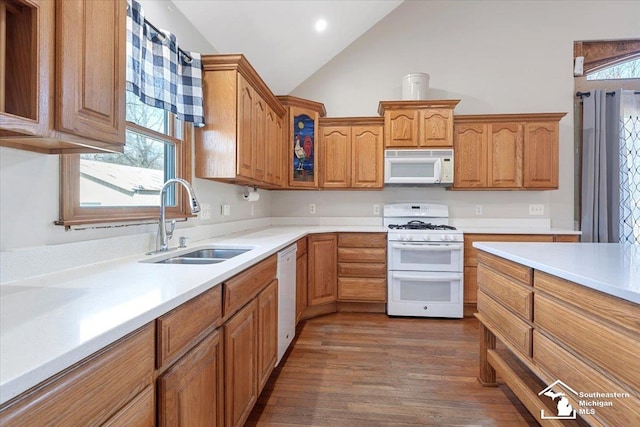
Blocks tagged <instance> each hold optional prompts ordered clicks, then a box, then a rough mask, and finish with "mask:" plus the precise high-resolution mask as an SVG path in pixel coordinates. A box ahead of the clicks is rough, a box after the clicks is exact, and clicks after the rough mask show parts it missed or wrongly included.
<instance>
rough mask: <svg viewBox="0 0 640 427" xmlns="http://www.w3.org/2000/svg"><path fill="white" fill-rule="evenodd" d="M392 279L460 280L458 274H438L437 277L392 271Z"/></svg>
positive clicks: (420, 280) (414, 280) (411, 280)
mask: <svg viewBox="0 0 640 427" xmlns="http://www.w3.org/2000/svg"><path fill="white" fill-rule="evenodd" d="M392 277H393V278H394V279H399V280H406V281H408V282H442V281H445V280H460V276H459V275H458V276H453V275H452V276H439V277H433V276H432V277H425V276H410V275H408V274H398V273H393V274H392Z"/></svg>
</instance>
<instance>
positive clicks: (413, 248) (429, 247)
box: [391, 243, 462, 252]
mask: <svg viewBox="0 0 640 427" xmlns="http://www.w3.org/2000/svg"><path fill="white" fill-rule="evenodd" d="M391 248H392V249H407V250H411V251H430V252H449V251H452V250H455V251H459V250H461V249H462V245H461V244H457V245H456V244H453V245H439V244H438V245H429V244H426V245H424V244H423V245H421V244H418V245H403V244H401V243H394V244H392V245H391Z"/></svg>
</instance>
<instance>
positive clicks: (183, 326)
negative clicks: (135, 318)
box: [157, 285, 222, 368]
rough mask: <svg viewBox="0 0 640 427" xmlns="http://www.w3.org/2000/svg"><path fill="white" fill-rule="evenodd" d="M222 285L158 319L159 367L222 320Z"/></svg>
mask: <svg viewBox="0 0 640 427" xmlns="http://www.w3.org/2000/svg"><path fill="white" fill-rule="evenodd" d="M221 289H222V285H218V286H216V287H214V288H211V289H209V290H208V291H206V292H205V293H203V294H201V295H198V296H197V297H195V298H193V299H192V300H189V301H187V302H186V303H184V304H182V305H181V306H179V307H177V308H175V309H173V310H171V311H170V312H169V313H167V314H165V315H164V316H161V317H159V318H158V320H157V322H158V331H157V334H158V368H160V367H162V366H164V364H165V363H166V362H167V361H168V360H170V359H172V358H174V357H175V356H177V355H179V354H181V353H184V352H185V351H187V350H188V349H189V348H190V347H192V346H193V345H194V344H196V343H197V342H198V341H199V340H200V338H202V337H203V336H204V335H205V333H206V332H207V330H208V329H210V328H213V327H217V326H218V325H219V324H220V319H222V292H221Z"/></svg>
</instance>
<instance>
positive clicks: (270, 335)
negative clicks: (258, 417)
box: [258, 280, 278, 394]
mask: <svg viewBox="0 0 640 427" xmlns="http://www.w3.org/2000/svg"><path fill="white" fill-rule="evenodd" d="M277 358H278V281H277V280H273V281H272V282H271V283H270V284H269V286H267V287H266V288H265V289H264V290H263V291H262V292H261V293H260V295H258V394H260V393H262V389H263V388H264V386H265V384H267V380H269V375H271V372H272V371H273V368H274V367H275V366H276V360H277Z"/></svg>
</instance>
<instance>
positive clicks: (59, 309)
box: [0, 226, 386, 404]
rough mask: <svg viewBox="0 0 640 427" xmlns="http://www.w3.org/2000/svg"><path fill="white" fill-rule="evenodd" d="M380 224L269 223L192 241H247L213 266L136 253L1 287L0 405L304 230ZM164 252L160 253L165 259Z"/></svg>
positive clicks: (350, 228)
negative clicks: (256, 228)
mask: <svg viewBox="0 0 640 427" xmlns="http://www.w3.org/2000/svg"><path fill="white" fill-rule="evenodd" d="M348 231H354V232H386V230H385V229H384V227H382V226H364V227H363V226H311V227H310V226H294V227H272V228H268V229H264V230H259V231H253V232H248V233H239V234H236V235H231V236H223V237H218V238H214V239H208V240H203V241H199V242H194V243H192V244H191V245H189V248H187V249H186V250H181V251H173V252H171V256H174V255H176V254H179V253H182V252H190V251H192V250H194V249H195V248H197V247H198V246H201V245H204V244H221V245H229V246H252V247H254V249H252V250H251V251H249V252H247V253H244V254H242V255H239V256H237V257H234V258H232V259H229V260H227V261H225V262H222V263H219V264H208V265H175V264H150V263H141V262H139V261H141V260H145V259H149V258H150V257H149V256H146V255H143V254H140V255H136V256H131V257H127V258H120V259H117V260H113V261H108V262H104V263H100V264H93V265H90V266H86V267H80V268H73V269H69V270H64V271H61V272H57V273H53V274H47V275H43V276H39V277H36V278H32V279H26V280H20V281H15V282H10V283H8V284H3V285H2V286H0V404H1V403H4V402H6V401H8V400H9V399H12V398H13V397H15V396H17V395H19V394H20V393H22V392H24V391H26V390H27V389H29V388H31V387H33V386H35V385H37V384H38V383H40V382H42V381H43V380H45V379H47V378H49V377H51V376H52V375H55V374H56V373H58V372H60V371H62V370H64V369H66V368H68V367H69V366H71V365H73V364H74V363H76V362H78V361H80V360H82V359H84V358H85V357H87V356H89V355H90V354H92V353H94V352H96V351H98V350H100V349H101V348H103V347H105V346H107V345H109V344H111V343H113V342H114V341H116V340H118V339H120V338H122V337H123V336H125V335H127V334H128V333H130V332H133V331H134V330H136V329H138V328H139V327H141V326H143V325H145V324H147V323H148V322H150V321H152V320H154V319H155V318H157V317H159V316H161V315H163V314H164V313H166V312H168V311H170V310H172V309H173V308H175V307H177V306H179V305H180V304H182V303H184V302H186V301H188V300H189V299H191V298H193V297H195V296H196V295H198V294H200V293H202V292H204V291H205V290H207V289H210V288H212V287H214V286H216V285H218V284H219V283H221V282H223V281H224V280H226V279H228V278H230V277H232V276H234V275H235V274H237V273H239V272H241V271H243V270H245V269H247V268H248V267H250V266H252V265H253V264H256V263H257V262H259V261H261V260H263V259H265V258H267V257H268V256H270V255H272V254H274V253H276V252H278V251H279V250H281V249H283V248H285V247H287V246H288V245H290V244H291V243H294V242H295V241H296V240H298V239H299V238H301V237H304V236H305V235H306V234H309V233H322V232H348ZM164 257H166V256H164Z"/></svg>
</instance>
